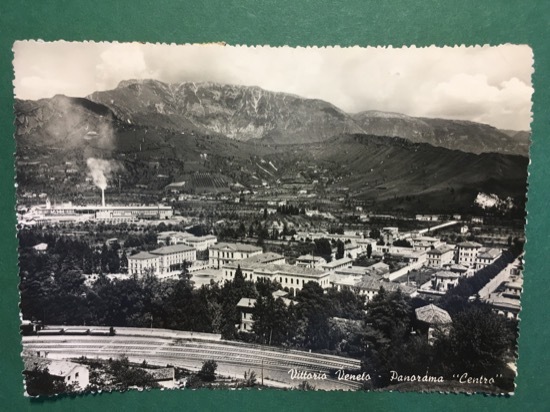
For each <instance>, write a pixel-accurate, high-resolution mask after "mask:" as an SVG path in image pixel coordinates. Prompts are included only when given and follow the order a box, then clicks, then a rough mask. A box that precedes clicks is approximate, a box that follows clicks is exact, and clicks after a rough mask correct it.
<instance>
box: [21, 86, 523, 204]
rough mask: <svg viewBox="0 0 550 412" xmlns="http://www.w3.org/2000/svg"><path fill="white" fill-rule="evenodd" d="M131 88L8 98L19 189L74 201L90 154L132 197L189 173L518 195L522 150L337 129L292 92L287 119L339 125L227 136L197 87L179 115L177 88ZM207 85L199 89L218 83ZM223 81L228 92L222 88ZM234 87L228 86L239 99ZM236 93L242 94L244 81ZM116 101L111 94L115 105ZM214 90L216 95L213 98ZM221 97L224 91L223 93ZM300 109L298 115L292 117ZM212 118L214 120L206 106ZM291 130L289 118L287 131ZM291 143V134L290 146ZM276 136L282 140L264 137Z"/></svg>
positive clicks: (417, 195)
mask: <svg viewBox="0 0 550 412" xmlns="http://www.w3.org/2000/svg"><path fill="white" fill-rule="evenodd" d="M137 86H138V85H137V84H135V83H129V84H128V85H127V86H125V85H122V88H121V90H122V93H128V96H127V97H125V96H121V95H120V93H121V92H120V91H118V92H116V93H113V94H112V95H111V94H103V95H102V99H103V98H106V97H107V96H108V95H111V97H113V99H110V100H109V103H108V104H107V103H106V104H102V103H99V100H101V99H99V98H97V96H96V99H95V100H96V101H90V100H88V99H74V98H68V97H64V96H56V97H54V98H52V99H42V100H39V101H16V104H15V112H16V119H17V133H16V142H17V157H18V183H19V186H20V190H21V191H22V192H24V191H25V190H28V188H29V187H31V188H32V190H33V191H44V192H46V193H60V194H65V195H66V194H69V193H74V196H75V199H78V196H85V195H86V193H85V191H86V190H88V191H90V190H93V188H91V187H89V185H88V188H86V184H83V182H84V181H85V178H86V176H87V173H88V171H87V166H86V160H87V158H89V157H100V158H104V159H112V160H113V161H115V162H117V164H118V165H119V166H120V167H119V168H118V171H117V176H118V179H119V182H122V186H121V188H120V189H119V190H122V192H124V191H125V190H126V191H127V192H131V193H134V195H135V196H136V201H137V199H138V197H137V196H138V195H140V193H142V192H144V190H145V191H146V192H147V193H148V194H149V195H151V196H153V195H154V194H155V193H160V192H159V191H160V190H161V189H162V188H164V187H165V186H166V185H167V184H168V183H171V182H175V181H181V180H186V179H188V177H189V176H190V175H192V174H194V173H207V174H210V176H211V177H212V178H217V179H218V178H219V179H218V182H219V184H218V186H217V187H220V185H221V186H223V185H226V186H228V185H230V184H233V183H239V184H242V185H244V186H245V187H252V186H254V185H261V184H262V182H266V183H267V184H269V185H271V186H273V187H277V186H278V185H280V184H282V183H281V182H283V183H284V182H285V179H286V181H287V182H288V181H291V180H294V182H302V183H297V184H298V185H308V186H311V187H316V189H315V190H317V194H316V195H317V196H319V199H322V198H328V197H332V198H339V197H341V196H342V195H340V194H338V193H342V190H343V189H344V188H346V190H347V192H346V193H348V194H349V197H351V198H356V199H358V200H368V201H372V202H376V205H378V206H376V208H380V209H382V210H383V209H387V210H394V209H408V210H449V211H452V210H464V209H467V208H468V207H470V206H471V205H472V204H473V200H474V199H475V197H476V196H477V194H478V193H479V192H485V193H494V194H496V195H498V196H499V197H501V198H506V197H508V196H510V197H512V198H516V199H519V203H518V202H516V204H520V202H522V200H521V199H523V197H524V195H525V190H526V178H527V164H528V159H527V158H526V157H524V156H515V155H502V154H499V153H482V154H474V153H468V152H465V151H459V150H449V149H446V148H443V147H438V146H433V145H430V144H427V143H414V142H411V141H410V140H407V139H403V138H399V137H381V136H374V135H368V134H365V133H336V131H337V130H338V129H339V128H340V126H342V124H343V125H346V127H347V123H346V122H347V120H346V119H347V118H346V115H345V114H342V113H341V112H339V111H335V112H331V109H332V107H330V106H327V105H326V104H324V103H323V102H319V101H306V103H302V102H301V100H304V99H300V98H296V97H294V98H293V99H294V100H292V101H293V102H294V103H293V104H296V105H302V104H305V108H302V109H300V110H298V109H296V110H294V112H293V113H290V111H291V110H290V109H288V108H287V109H285V110H286V112H285V113H287V114H286V116H289V117H292V118H293V119H294V120H295V121H296V122H297V124H298V123H299V124H307V121H313V119H318V118H320V119H321V120H323V119H324V120H325V121H328V120H327V119H331V120H330V122H331V124H332V125H335V124H337V123H335V122H333V119H334V118H337V119H338V118H340V117H342V118H341V119H340V120H338V121H339V122H340V123H339V125H340V126H338V127H334V128H333V129H331V130H332V131H331V132H330V133H335V134H334V135H332V136H330V137H327V136H328V134H329V133H327V134H326V135H324V136H323V140H322V141H321V139H320V138H319V136H318V135H317V134H315V133H312V134H307V133H306V131H304V134H302V135H301V139H293V138H290V137H289V136H286V135H281V136H276V135H275V134H274V133H275V131H277V130H278V131H279V132H280V133H283V129H281V128H278V127H279V126H277V124H275V123H276V122H275V123H274V124H275V126H273V127H274V128H273V129H272V130H271V131H270V132H269V133H267V136H268V137H267V136H264V135H262V134H261V133H260V130H264V129H261V128H256V129H250V130H254V131H255V133H256V132H257V133H258V136H259V137H257V138H250V139H249V140H246V141H241V140H235V139H231V138H228V137H226V136H225V135H224V134H223V133H218V132H215V131H214V130H211V129H210V127H211V126H208V127H207V126H205V124H207V123H202V124H199V119H202V120H201V121H204V119H210V116H206V117H205V116H204V115H202V116H199V115H197V114H196V113H197V110H199V109H198V107H199V106H200V107H202V108H203V109H206V108H205V107H204V106H205V104H206V101H208V99H214V97H212V96H210V97H209V98H208V99H206V98H205V99H204V100H203V94H201V93H198V94H199V97H200V98H201V102H202V103H201V104H202V106H201V105H199V106H197V103H188V105H189V106H190V107H191V108H192V109H189V110H188V112H189V113H191V112H192V113H195V114H193V115H191V116H190V117H187V115H185V116H182V115H180V114H178V112H177V111H176V108H178V107H180V106H177V105H176V104H175V103H173V102H174V101H176V100H177V99H176V98H175V97H177V96H180V97H181V94H182V93H183V94H184V95H185V94H186V93H188V91H186V90H184V92H182V91H181V89H179V88H176V89H172V92H173V94H174V96H175V97H170V98H169V97H166V93H167V91H166V90H165V87H168V86H166V85H163V84H154V85H147V87H145V88H140V87H137ZM153 86H154V87H153ZM188 86H189V85H185V87H188ZM132 87H133V88H136V89H139V90H141V91H140V92H139V93H141V94H136V93H138V92H137V91H136V90H131V89H132ZM157 87H158V89H157ZM182 87H183V89H185V87H184V86H182ZM216 87H217V86H216ZM216 87H214V88H213V89H210V88H209V90H217V88H216ZM128 88H130V90H127V89H128ZM168 88H170V87H168ZM224 90H225V91H224V93H226V94H227V93H229V92H228V90H230V88H224ZM168 91H170V90H168ZM241 92H242V91H241V90H238V91H236V92H235V93H237V96H241V95H240V94H239V93H241ZM245 92H246V93H253V91H252V89H246V90H245ZM109 93H110V92H109ZM243 93H244V92H243ZM204 95H207V93H206V92H205V94H204ZM139 96H141V98H139ZM247 96H248V95H247ZM275 97H277V98H279V97H280V96H271V97H269V98H266V99H265V100H266V105H267V102H268V101H269V99H275ZM115 98H116V99H119V100H120V102H122V103H120V104H119V103H115ZM161 98H162V99H165V105H164V106H162V107H163V109H162V110H159V107H161V106H159V105H160V104H161V103H162V102H161V101H160V99H161ZM155 99H156V100H155ZM181 99H183V100H182V101H184V102H189V100H190V98H189V97H185V96H184V97H181ZM216 99H217V100H216ZM216 99H214V100H216V101H218V102H219V101H221V95H220V97H219V98H216ZM225 99H226V100H227V99H228V97H227V95H225ZM235 99H236V100H235V101H234V102H233V105H232V107H241V109H242V110H241V112H239V113H240V114H235V115H234V117H235V118H242V121H243V122H244V121H245V120H246V121H248V122H249V124H255V123H254V122H256V123H258V124H264V125H266V124H268V123H265V122H264V120H265V117H264V118H262V117H261V116H260V118H259V120H258V119H257V118H256V117H255V116H254V115H253V113H255V110H254V109H251V108H250V107H249V106H248V105H249V103H250V102H251V100H250V99H249V96H248V97H246V96H245V97H243V99H244V100H245V101H243V102H239V101H238V100H239V99H241V97H236V98H235ZM262 99H263V98H262ZM285 99H286V97H285ZM111 100H112V102H111ZM275 100H277V99H275ZM116 101H118V100H116ZM168 103H170V105H168ZM273 104H274V105H275V104H277V105H278V104H282V103H280V102H277V103H273ZM151 105H152V106H151ZM226 105H228V103H223V105H222V104H221V103H217V104H213V105H212V106H210V105H207V106H208V113H210V114H212V113H217V112H216V111H221V113H222V114H221V115H220V116H221V118H224V116H228V113H229V112H227V111H225V109H224V110H222V109H223V107H225V106H226ZM315 105H319V107H321V112H322V113H324V114H321V115H314V114H313V112H314V107H315ZM222 106H223V107H222ZM151 107H154V109H151ZM181 107H183V106H181ZM256 107H257V108H258V112H259V113H265V114H266V116H267V113H268V112H270V110H267V108H266V109H265V110H264V112H262V110H260V108H259V107H260V105H259V104H257V106H256ZM266 107H267V106H266ZM270 107H271V108H273V107H274V106H270ZM329 109H330V110H329ZM178 110H179V109H178ZM182 110H183V109H182ZM227 110H229V109H227ZM250 110H252V111H253V113H251V112H250ZM281 110H282V109H281ZM315 110H316V109H315ZM243 113H247V114H246V115H245V114H243ZM277 113H279V114H280V113H281V112H280V111H279V112H277ZM305 113H307V115H306V114H305ZM327 113H328V114H327ZM302 116H305V117H306V118H305V120H304V121H303V122H301V123H300V122H299V119H300V118H301V117H302ZM308 116H310V117H308ZM381 117H382V116H381V115H378V116H377V118H381ZM212 118H213V119H218V117H217V115H214V114H212ZM271 118H272V119H275V118H276V119H278V120H277V121H280V120H281V119H282V117H279V118H277V116H272V117H271ZM386 118H387V119H390V120H391V119H393V121H394V126H393V129H392V130H394V131H395V132H396V133H398V132H399V133H401V132H402V131H407V130H410V129H412V128H414V130H417V131H419V133H418V135H420V136H424V137H422V138H425V136H432V137H434V138H435V136H436V135H435V133H434V134H433V135H430V134H429V133H431V131H430V130H431V129H429V126H430V124H429V123H428V122H427V121H426V120H427V119H410V118H407V117H406V116H402V115H393V114H390V115H386ZM262 119H264V120H262ZM308 119H309V120H308ZM216 121H219V119H218V120H216ZM236 121H237V120H236V119H234V122H236ZM262 122H264V123H262ZM211 124H216V122H214V121H213V123H210V125H211ZM232 124H233V125H234V124H235V123H232ZM383 124H384V123H382V125H383ZM411 124H412V125H411ZM228 127H229V126H228ZM231 127H233V126H231ZM270 127H271V126H270ZM298 129H299V128H296V127H294V126H292V127H291V126H288V128H287V129H286V130H294V131H296V130H298ZM312 129H313V128H312ZM264 131H265V130H264ZM383 132H384V128H383V127H382V126H380V128H379V129H377V133H383ZM422 133H424V134H422ZM315 139H319V141H315ZM294 140H301V142H300V143H299V144H290V143H291V142H293V141H294ZM311 140H313V141H311ZM275 141H279V142H281V141H282V143H281V144H275V143H274V142H275ZM32 163H35V165H32ZM69 169H70V171H68V170H69ZM206 178H209V177H208V176H207V177H206ZM314 181H317V182H319V183H314ZM224 182H225V183H224ZM119 184H120V183H119ZM292 184H294V183H289V184H287V186H292ZM79 185H80V186H79ZM138 185H139V188H138ZM315 185H317V186H315ZM226 189H227V188H226ZM155 191H156V192H155ZM411 198H413V199H412V200H411ZM403 199H407V200H405V201H403ZM403 202H405V203H403Z"/></svg>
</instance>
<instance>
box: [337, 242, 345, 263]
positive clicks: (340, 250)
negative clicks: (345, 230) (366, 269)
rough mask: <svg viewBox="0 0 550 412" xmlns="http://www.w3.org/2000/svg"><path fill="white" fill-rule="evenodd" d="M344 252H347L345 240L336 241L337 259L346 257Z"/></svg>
mask: <svg viewBox="0 0 550 412" xmlns="http://www.w3.org/2000/svg"><path fill="white" fill-rule="evenodd" d="M344 253H345V246H344V242H342V241H341V240H338V241H337V242H336V259H337V260H338V259H342V258H343V257H344Z"/></svg>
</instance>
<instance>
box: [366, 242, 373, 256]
mask: <svg viewBox="0 0 550 412" xmlns="http://www.w3.org/2000/svg"><path fill="white" fill-rule="evenodd" d="M371 256H372V245H371V244H370V243H369V244H368V245H367V258H368V259H370V258H371Z"/></svg>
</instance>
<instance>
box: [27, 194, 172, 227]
mask: <svg viewBox="0 0 550 412" xmlns="http://www.w3.org/2000/svg"><path fill="white" fill-rule="evenodd" d="M173 215H174V211H173V209H172V206H165V205H160V204H159V205H136V206H120V205H105V203H102V204H101V205H86V206H77V205H73V204H72V203H70V202H69V203H61V204H52V203H51V202H50V201H49V200H48V199H47V200H46V203H45V204H41V205H37V206H32V207H30V208H29V209H19V210H18V222H19V224H20V225H22V226H35V225H57V224H64V223H82V222H87V221H91V222H103V223H110V224H118V223H132V222H137V221H139V220H166V219H170V218H171V217H172V216H173Z"/></svg>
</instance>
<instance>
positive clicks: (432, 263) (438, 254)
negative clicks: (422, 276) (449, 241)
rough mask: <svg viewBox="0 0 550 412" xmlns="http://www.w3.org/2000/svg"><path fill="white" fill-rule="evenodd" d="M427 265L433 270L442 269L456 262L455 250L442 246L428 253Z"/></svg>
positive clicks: (448, 246)
mask: <svg viewBox="0 0 550 412" xmlns="http://www.w3.org/2000/svg"><path fill="white" fill-rule="evenodd" d="M426 255H427V262H426V265H427V266H429V267H432V268H441V267H443V266H444V265H446V264H450V263H452V262H453V261H454V257H455V248H454V247H452V246H450V245H441V246H439V247H438V248H435V249H431V250H428V251H427V252H426Z"/></svg>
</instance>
